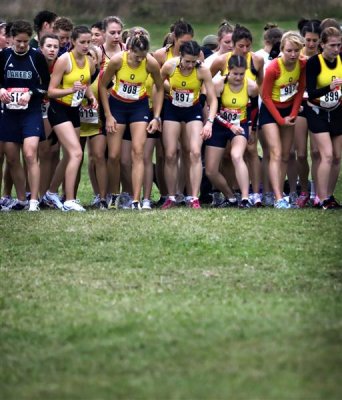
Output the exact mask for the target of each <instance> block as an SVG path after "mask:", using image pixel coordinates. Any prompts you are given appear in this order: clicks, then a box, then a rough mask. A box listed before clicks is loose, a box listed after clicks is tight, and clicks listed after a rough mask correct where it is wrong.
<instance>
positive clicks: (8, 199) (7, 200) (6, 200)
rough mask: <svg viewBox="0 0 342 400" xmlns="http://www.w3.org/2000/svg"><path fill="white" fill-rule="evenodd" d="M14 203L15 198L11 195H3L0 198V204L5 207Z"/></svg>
mask: <svg viewBox="0 0 342 400" xmlns="http://www.w3.org/2000/svg"><path fill="white" fill-rule="evenodd" d="M14 203H15V199H13V197H12V196H3V197H1V199H0V205H2V206H4V207H5V208H8V207H10V206H11V204H14Z"/></svg>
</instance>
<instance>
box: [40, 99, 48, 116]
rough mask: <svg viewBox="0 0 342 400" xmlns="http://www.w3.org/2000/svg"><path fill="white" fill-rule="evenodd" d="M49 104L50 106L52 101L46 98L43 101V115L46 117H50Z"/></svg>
mask: <svg viewBox="0 0 342 400" xmlns="http://www.w3.org/2000/svg"><path fill="white" fill-rule="evenodd" d="M49 106H50V101H49V100H46V99H44V100H43V102H42V105H41V108H42V117H43V118H44V119H46V118H47V117H48V115H47V113H48V109H49Z"/></svg>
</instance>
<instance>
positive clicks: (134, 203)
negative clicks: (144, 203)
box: [131, 201, 141, 211]
mask: <svg viewBox="0 0 342 400" xmlns="http://www.w3.org/2000/svg"><path fill="white" fill-rule="evenodd" d="M131 209H132V210H133V211H140V210H141V205H140V201H132V205H131Z"/></svg>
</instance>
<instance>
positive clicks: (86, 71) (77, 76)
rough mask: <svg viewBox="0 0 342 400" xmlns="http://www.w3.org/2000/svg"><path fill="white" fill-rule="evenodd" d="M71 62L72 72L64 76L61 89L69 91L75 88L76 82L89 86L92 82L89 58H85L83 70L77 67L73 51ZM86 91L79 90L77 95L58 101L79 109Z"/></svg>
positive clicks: (73, 94) (69, 95)
mask: <svg viewBox="0 0 342 400" xmlns="http://www.w3.org/2000/svg"><path fill="white" fill-rule="evenodd" d="M68 54H69V57H70V62H71V71H70V72H69V73H68V74H64V76H63V80H62V83H61V84H60V86H59V88H60V89H69V88H71V87H73V85H74V82H76V81H80V82H81V83H82V84H85V85H88V84H89V82H90V66H89V61H88V57H86V56H85V57H84V60H85V62H84V66H83V67H82V68H81V67H79V66H78V65H77V63H76V60H75V57H74V54H73V52H72V51H70V52H69V53H68ZM84 95H85V90H78V91H77V92H75V93H71V94H68V95H66V96H63V97H61V98H60V99H57V101H59V102H61V103H64V104H67V105H68V106H71V107H78V106H79V105H80V104H81V103H82V100H83V98H84Z"/></svg>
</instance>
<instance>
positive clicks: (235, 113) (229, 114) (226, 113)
mask: <svg viewBox="0 0 342 400" xmlns="http://www.w3.org/2000/svg"><path fill="white" fill-rule="evenodd" d="M220 115H221V117H222V118H224V119H225V120H226V121H228V122H230V123H231V124H233V125H235V126H240V121H241V110H236V109H231V108H221V110H220Z"/></svg>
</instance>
